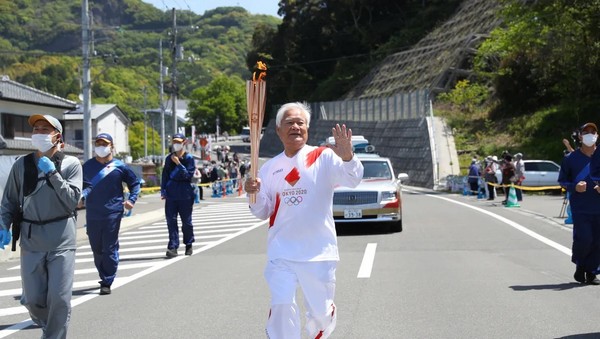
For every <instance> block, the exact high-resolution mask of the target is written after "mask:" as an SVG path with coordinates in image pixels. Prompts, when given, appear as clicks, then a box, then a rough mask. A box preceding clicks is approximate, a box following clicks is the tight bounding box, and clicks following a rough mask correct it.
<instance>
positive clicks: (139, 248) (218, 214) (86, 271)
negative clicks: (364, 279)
mask: <svg viewBox="0 0 600 339" xmlns="http://www.w3.org/2000/svg"><path fill="white" fill-rule="evenodd" d="M192 222H193V224H194V232H195V233H196V236H195V238H196V242H195V243H194V250H195V251H194V255H195V254H199V253H202V252H204V251H207V250H209V249H211V248H213V247H215V246H218V245H220V244H222V243H224V242H226V241H228V240H231V239H233V238H235V237H237V236H240V235H242V234H244V233H246V232H249V231H251V230H253V229H255V228H257V227H260V226H263V225H264V224H265V221H263V220H259V219H257V218H255V217H254V216H253V215H252V214H251V213H250V212H249V209H248V204H247V203H246V201H243V202H239V203H238V202H228V203H227V204H221V203H215V204H206V205H204V206H202V207H201V208H197V209H195V210H194V211H193V214H192ZM179 225H181V223H180V221H179ZM136 230H137V231H134V230H132V231H126V232H124V233H123V236H120V239H119V240H120V242H119V243H120V249H119V252H120V255H119V258H120V259H121V260H123V262H121V263H120V265H119V269H118V270H119V272H122V273H123V274H121V275H119V273H118V276H117V278H116V279H115V281H114V283H113V288H118V287H119V286H122V285H125V284H127V283H129V282H131V281H134V280H136V279H139V278H141V277H143V276H146V275H148V274H149V273H152V272H155V271H157V270H160V269H162V268H164V267H166V266H169V265H171V264H174V263H176V262H178V261H179V260H183V259H185V258H186V256H183V255H180V256H179V257H177V258H173V259H169V260H167V259H166V257H165V251H166V244H167V241H168V230H167V226H166V222H165V221H164V220H163V221H159V222H155V223H152V224H151V225H147V226H142V227H137V228H136ZM199 240H202V241H199ZM180 241H181V238H180ZM92 255H93V253H92V252H91V250H90V246H89V244H84V245H82V246H79V247H78V248H77V252H76V258H75V264H76V265H77V266H76V268H77V269H76V270H75V272H74V273H75V275H76V278H75V279H77V277H79V279H82V278H84V279H85V278H89V277H90V276H94V277H95V276H96V275H97V270H96V268H95V267H94V265H93V257H92ZM125 260H133V261H134V262H133V263H126V261H125ZM136 261H138V262H136ZM140 261H143V262H140ZM90 263H91V264H90ZM18 269H20V265H17V266H15V267H10V268H8V269H7V272H10V271H11V270H18ZM124 271H132V272H131V273H133V274H130V275H129V276H127V275H125V273H126V272H124ZM86 275H87V276H86ZM20 281H21V277H20V276H18V275H14V276H9V277H1V278H0V284H5V287H11V286H13V287H16V285H17V283H19V285H20ZM10 284H13V285H10ZM89 287H97V288H93V289H89ZM78 289H79V290H82V289H83V291H79V292H80V293H78V294H79V295H78V296H76V295H73V298H72V301H71V304H72V306H73V307H75V306H77V305H79V304H81V303H84V302H86V301H89V300H91V299H93V298H95V297H97V296H98V290H99V284H98V279H94V280H84V281H77V280H75V281H74V283H73V290H74V291H76V290H78ZM81 292H83V295H81ZM21 293H22V290H21V288H7V289H3V290H2V289H0V297H10V296H18V295H20V294H21ZM11 303H12V301H11ZM27 313H28V311H27V309H26V308H25V307H23V306H20V305H19V306H14V307H5V308H0V317H4V316H10V315H18V314H27ZM29 322H31V321H29ZM21 323H24V322H21ZM21 323H15V324H14V325H11V326H10V327H8V328H6V329H5V330H0V338H3V337H5V336H6V335H9V332H10V331H8V330H11V331H14V330H16V331H18V330H19V329H23V328H25V327H27V326H29V325H30V323H27V325H26V326H20V324H21ZM7 331H8V332H7ZM11 333H13V332H11Z"/></svg>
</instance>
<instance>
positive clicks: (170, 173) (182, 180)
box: [160, 152, 196, 200]
mask: <svg viewBox="0 0 600 339" xmlns="http://www.w3.org/2000/svg"><path fill="white" fill-rule="evenodd" d="M172 154H173V153H171V154H169V155H168V156H167V158H166V159H165V167H164V168H163V172H162V180H161V184H160V195H161V196H162V197H164V198H165V199H172V200H187V199H194V188H193V187H192V177H193V176H194V172H195V171H196V162H195V160H194V157H193V156H192V155H191V154H189V153H187V152H186V153H183V156H182V157H181V158H179V162H180V164H179V166H177V165H175V163H174V162H173V160H171V155H172Z"/></svg>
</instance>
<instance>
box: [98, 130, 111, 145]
mask: <svg viewBox="0 0 600 339" xmlns="http://www.w3.org/2000/svg"><path fill="white" fill-rule="evenodd" d="M98 140H104V141H106V142H108V143H111V144H112V143H113V139H112V137H111V136H110V134H108V133H100V134H98V135H96V141H98Z"/></svg>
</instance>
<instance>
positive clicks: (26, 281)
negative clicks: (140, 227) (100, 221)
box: [0, 114, 83, 338]
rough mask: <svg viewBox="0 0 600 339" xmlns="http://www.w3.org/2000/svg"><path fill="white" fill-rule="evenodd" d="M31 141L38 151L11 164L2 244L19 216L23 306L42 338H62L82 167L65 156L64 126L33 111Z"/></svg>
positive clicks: (1, 215) (0, 211) (1, 213)
mask: <svg viewBox="0 0 600 339" xmlns="http://www.w3.org/2000/svg"><path fill="white" fill-rule="evenodd" d="M28 123H29V125H30V126H31V127H33V131H32V135H31V143H32V144H33V147H35V148H36V149H37V151H36V152H33V153H30V154H29V155H26V156H23V157H20V158H19V159H17V161H16V162H15V163H14V164H13V166H12V168H11V170H10V173H9V175H8V180H7V182H6V186H5V187H4V193H3V196H2V204H1V206H0V246H1V247H0V248H2V249H3V248H4V245H7V244H8V243H9V242H10V238H11V233H10V231H9V228H8V227H9V226H10V225H11V223H12V224H13V227H15V224H14V223H13V220H15V219H16V218H17V216H21V217H22V222H21V230H20V233H18V234H15V236H20V239H21V242H20V245H21V255H20V261H21V267H20V271H21V286H22V293H21V305H23V306H24V307H25V308H26V309H27V310H28V311H29V316H30V317H31V320H33V322H34V323H36V324H37V325H38V326H40V327H41V329H42V338H66V337H67V329H68V326H69V320H70V318H71V296H72V293H73V276H74V273H75V249H76V248H77V236H76V235H77V230H76V227H77V225H76V223H77V213H76V208H77V203H78V202H79V199H80V198H81V185H82V177H83V173H82V169H81V163H80V162H79V160H78V159H77V158H76V157H73V156H70V155H64V153H62V152H61V150H62V147H63V145H64V144H63V143H64V141H63V135H62V134H63V128H62V125H61V124H60V122H59V121H58V119H56V118H55V117H53V116H51V115H39V114H35V115H32V116H31V117H29V119H28Z"/></svg>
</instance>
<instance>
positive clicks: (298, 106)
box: [275, 102, 310, 128]
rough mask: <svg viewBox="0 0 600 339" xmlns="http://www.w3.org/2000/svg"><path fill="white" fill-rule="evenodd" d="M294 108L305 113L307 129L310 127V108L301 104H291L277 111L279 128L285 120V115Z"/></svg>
mask: <svg viewBox="0 0 600 339" xmlns="http://www.w3.org/2000/svg"><path fill="white" fill-rule="evenodd" d="M294 108H296V109H298V110H299V111H300V112H302V113H304V118H305V119H306V128H308V127H309V126H310V108H308V106H306V105H305V104H303V103H301V102H290V103H287V104H285V105H283V106H281V107H280V108H279V110H278V111H277V116H276V117H275V124H276V125H277V127H281V120H283V115H284V114H285V112H287V111H289V110H291V109H294Z"/></svg>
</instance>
